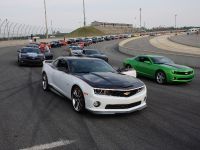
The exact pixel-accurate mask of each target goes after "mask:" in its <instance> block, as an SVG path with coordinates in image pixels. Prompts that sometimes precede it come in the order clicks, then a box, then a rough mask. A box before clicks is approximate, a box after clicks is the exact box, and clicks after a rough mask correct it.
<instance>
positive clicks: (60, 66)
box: [56, 59, 66, 68]
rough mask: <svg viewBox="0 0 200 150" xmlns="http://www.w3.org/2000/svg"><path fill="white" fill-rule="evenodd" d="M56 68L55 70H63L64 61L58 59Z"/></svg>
mask: <svg viewBox="0 0 200 150" xmlns="http://www.w3.org/2000/svg"><path fill="white" fill-rule="evenodd" d="M56 67H57V68H65V67H66V61H65V60H64V59H59V60H58V63H57V66H56Z"/></svg>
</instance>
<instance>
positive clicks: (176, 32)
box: [174, 14, 177, 34]
mask: <svg viewBox="0 0 200 150" xmlns="http://www.w3.org/2000/svg"><path fill="white" fill-rule="evenodd" d="M174 17H175V34H177V31H176V28H177V26H176V19H177V14H175V15H174Z"/></svg>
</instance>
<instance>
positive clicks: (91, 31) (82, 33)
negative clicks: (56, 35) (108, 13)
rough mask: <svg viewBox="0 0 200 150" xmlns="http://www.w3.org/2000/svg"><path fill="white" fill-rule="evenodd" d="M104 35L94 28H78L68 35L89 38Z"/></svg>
mask: <svg viewBox="0 0 200 150" xmlns="http://www.w3.org/2000/svg"><path fill="white" fill-rule="evenodd" d="M100 35H104V33H103V32H102V31H100V30H98V29H96V28H94V27H91V26H89V27H82V28H78V29H76V30H74V31H72V32H71V33H68V34H67V35H66V36H67V37H88V36H100Z"/></svg>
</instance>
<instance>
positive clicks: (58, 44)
mask: <svg viewBox="0 0 200 150" xmlns="http://www.w3.org/2000/svg"><path fill="white" fill-rule="evenodd" d="M50 45H51V47H52V48H58V47H61V46H62V45H61V43H60V42H59V41H52V42H50Z"/></svg>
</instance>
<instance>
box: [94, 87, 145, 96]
mask: <svg viewBox="0 0 200 150" xmlns="http://www.w3.org/2000/svg"><path fill="white" fill-rule="evenodd" d="M143 89H144V87H140V88H138V89H133V90H124V91H120V90H104V89H95V90H94V93H95V94H98V95H107V96H115V97H130V96H133V95H135V94H137V93H139V92H141V91H142V90H143Z"/></svg>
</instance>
